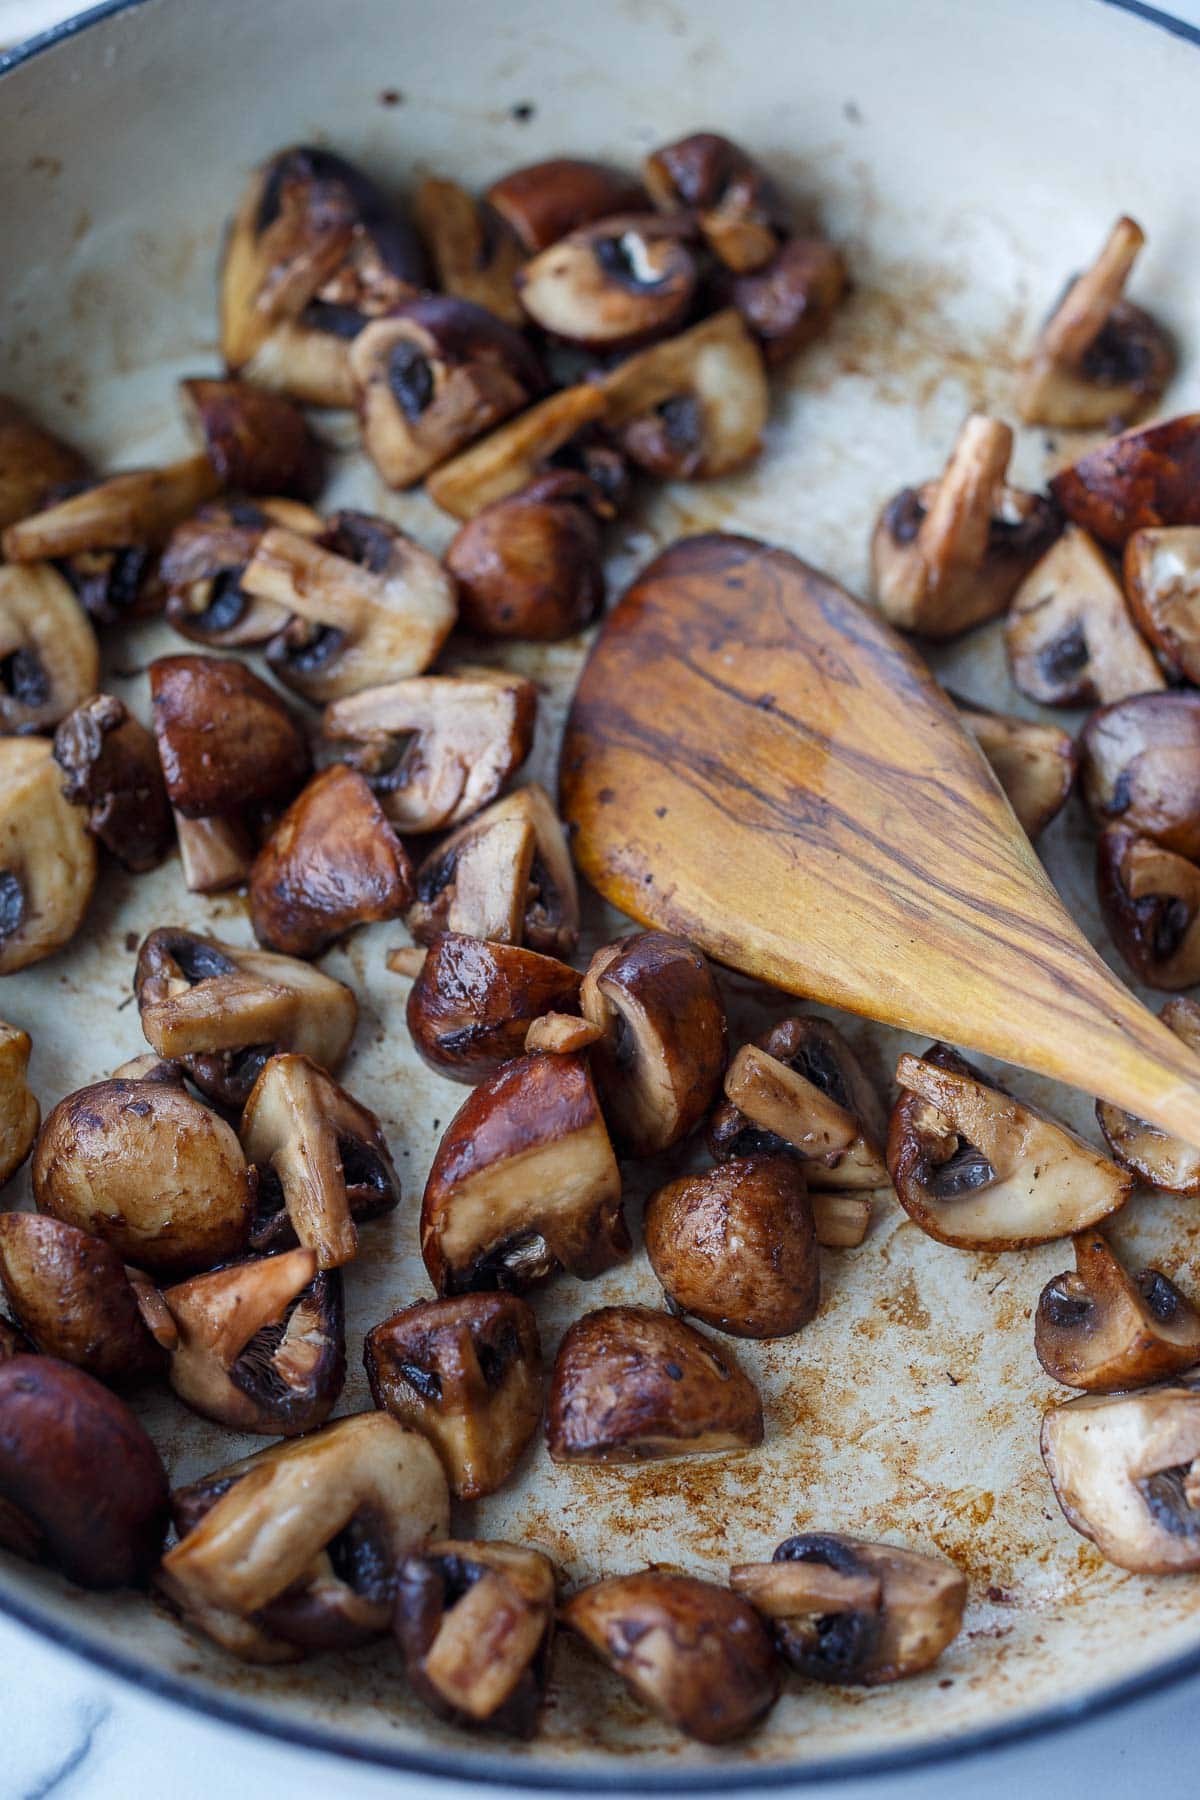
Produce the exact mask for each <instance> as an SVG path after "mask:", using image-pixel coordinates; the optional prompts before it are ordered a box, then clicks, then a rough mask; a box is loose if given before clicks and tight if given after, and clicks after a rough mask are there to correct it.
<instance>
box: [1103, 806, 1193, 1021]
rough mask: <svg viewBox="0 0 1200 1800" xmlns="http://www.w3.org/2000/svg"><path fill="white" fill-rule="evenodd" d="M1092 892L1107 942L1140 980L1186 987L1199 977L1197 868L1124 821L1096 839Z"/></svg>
mask: <svg viewBox="0 0 1200 1800" xmlns="http://www.w3.org/2000/svg"><path fill="white" fill-rule="evenodd" d="M1096 892H1097V894H1098V895H1099V899H1100V910H1101V912H1102V913H1103V914H1104V922H1105V924H1106V925H1107V926H1108V929H1109V931H1110V932H1111V933H1112V937H1113V941H1114V942H1115V944H1116V946H1117V948H1118V949H1119V950H1120V952H1121V954H1122V956H1123V957H1124V958H1125V960H1126V962H1128V963H1129V965H1130V967H1131V968H1132V969H1133V970H1134V972H1135V974H1136V975H1137V977H1138V979H1139V980H1140V981H1144V982H1145V983H1146V985H1147V986H1148V987H1154V988H1167V989H1171V988H1188V987H1194V986H1195V984H1196V982H1197V981H1200V927H1198V925H1197V920H1198V918H1200V868H1198V867H1197V866H1196V864H1195V863H1193V862H1190V861H1189V860H1188V859H1187V858H1186V857H1183V856H1177V855H1176V854H1175V852H1174V851H1173V850H1164V849H1163V848H1162V846H1161V845H1160V844H1156V843H1155V842H1154V840H1153V839H1152V838H1148V837H1141V836H1139V834H1138V833H1137V832H1136V831H1133V830H1131V829H1130V828H1129V827H1128V826H1127V825H1109V826H1106V827H1105V829H1104V830H1103V831H1102V832H1101V833H1100V836H1099V838H1098V840H1097V843H1096Z"/></svg>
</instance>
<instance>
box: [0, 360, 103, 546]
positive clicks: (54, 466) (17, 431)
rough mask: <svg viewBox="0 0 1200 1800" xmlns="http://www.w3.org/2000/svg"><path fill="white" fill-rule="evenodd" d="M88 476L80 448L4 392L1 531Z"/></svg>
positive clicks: (0, 396)
mask: <svg viewBox="0 0 1200 1800" xmlns="http://www.w3.org/2000/svg"><path fill="white" fill-rule="evenodd" d="M86 476H87V464H86V463H85V461H84V459H83V457H82V456H80V455H79V453H78V451H76V450H72V449H71V447H70V445H69V444H64V443H63V442H62V441H61V440H60V439H59V438H56V437H54V436H53V435H52V434H51V433H50V432H48V431H46V430H45V429H44V428H43V427H42V426H40V425H39V424H38V423H37V422H36V420H34V419H32V418H31V417H30V415H29V414H28V413H27V412H26V411H25V409H24V407H22V406H18V405H17V402H16V401H15V400H10V399H9V397H8V395H7V394H0V531H2V530H3V529H4V527H5V526H6V525H13V524H15V523H16V521H17V520H18V519H25V518H28V516H29V514H30V513H33V512H37V511H38V509H39V508H40V507H42V506H44V505H45V503H46V501H47V499H48V498H49V496H50V495H51V494H52V493H53V492H54V490H55V489H56V488H63V487H68V486H70V485H71V484H72V483H74V482H76V481H82V480H84V479H85V478H86Z"/></svg>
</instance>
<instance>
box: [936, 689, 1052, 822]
mask: <svg viewBox="0 0 1200 1800" xmlns="http://www.w3.org/2000/svg"><path fill="white" fill-rule="evenodd" d="M950 698H951V699H952V700H953V701H954V704H955V706H957V708H958V718H959V723H960V724H961V725H962V726H963V728H964V730H966V731H969V732H970V734H971V736H972V737H973V738H974V739H975V742H976V743H977V744H978V745H979V748H980V749H981V750H982V751H983V754H984V755H985V756H986V757H987V759H988V761H989V763H990V764H991V765H992V771H993V773H994V775H995V777H996V779H997V781H998V782H999V783H1000V786H1001V787H1002V788H1003V789H1004V792H1005V793H1006V794H1007V795H1008V802H1009V805H1010V806H1011V807H1012V809H1013V811H1014V812H1015V813H1016V815H1017V818H1018V819H1019V821H1020V823H1021V828H1022V830H1023V831H1024V832H1025V834H1026V836H1027V837H1029V838H1037V837H1039V836H1040V835H1041V833H1042V832H1043V831H1045V829H1046V827H1047V825H1049V823H1050V821H1051V820H1052V819H1055V818H1057V816H1058V814H1059V813H1060V812H1061V811H1062V809H1063V807H1064V806H1065V804H1066V801H1067V796H1068V795H1069V793H1070V792H1071V789H1072V787H1073V786H1074V784H1075V768H1076V754H1075V744H1074V741H1073V740H1072V738H1071V735H1070V733H1069V732H1066V731H1062V730H1060V729H1059V727H1058V726H1057V725H1039V724H1038V723H1037V722H1036V720H1034V719H1019V718H1016V717H1013V716H1011V715H1010V714H1008V713H998V712H992V711H990V709H989V708H988V707H986V706H980V705H979V704H978V703H977V702H976V701H974V700H960V699H959V697H958V695H957V694H951V696H950Z"/></svg>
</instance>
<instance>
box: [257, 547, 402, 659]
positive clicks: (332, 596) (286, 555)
mask: <svg viewBox="0 0 1200 1800" xmlns="http://www.w3.org/2000/svg"><path fill="white" fill-rule="evenodd" d="M378 585H379V584H378V580H377V578H376V577H374V576H373V575H371V574H370V573H369V571H368V570H366V569H363V568H360V567H359V566H358V565H357V564H356V563H352V562H350V561H349V560H348V558H346V557H344V556H337V555H335V554H334V553H333V551H331V550H323V549H322V548H321V547H320V545H319V544H314V543H313V541H312V539H311V538H306V537H302V536H301V534H300V533H299V532H297V531H288V530H287V528H286V527H285V526H283V525H275V526H272V528H271V530H270V531H267V532H264V533H263V536H262V538H261V539H260V541H259V545H258V549H257V550H256V551H255V552H254V556H253V557H252V559H251V561H250V562H249V563H248V564H247V565H246V570H245V573H244V574H243V576H242V581H241V586H242V592H243V593H245V594H251V595H253V596H254V598H255V599H258V600H273V601H275V602H276V604H277V605H279V606H286V607H287V609H288V611H289V612H293V613H299V614H300V616H301V618H304V619H315V620H317V621H318V622H319V623H321V624H323V625H332V626H334V627H335V628H336V629H338V630H339V631H346V632H351V633H353V632H357V631H358V630H359V629H360V628H361V626H362V623H363V617H364V614H365V613H366V612H367V611H368V609H369V608H370V607H371V606H372V605H373V604H374V602H375V600H376V598H377V593H378Z"/></svg>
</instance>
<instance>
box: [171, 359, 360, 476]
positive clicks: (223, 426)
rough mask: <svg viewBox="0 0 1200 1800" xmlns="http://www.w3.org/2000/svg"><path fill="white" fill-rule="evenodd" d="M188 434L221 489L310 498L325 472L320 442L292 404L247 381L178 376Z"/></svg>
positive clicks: (302, 415)
mask: <svg viewBox="0 0 1200 1800" xmlns="http://www.w3.org/2000/svg"><path fill="white" fill-rule="evenodd" d="M179 391H180V393H181V395H182V396H183V405H184V411H185V414H186V416H187V419H188V422H189V424H190V425H191V428H192V433H193V435H194V436H195V437H196V438H197V439H198V440H199V441H200V442H201V443H203V445H204V453H205V455H206V456H207V457H208V460H209V462H210V463H211V464H212V466H213V469H214V470H215V471H216V475H217V479H218V481H219V482H220V484H221V486H222V487H223V488H224V489H225V490H226V492H227V493H233V494H241V495H255V494H268V495H281V494H282V495H289V496H291V498H292V499H293V500H311V499H312V498H313V497H314V495H315V494H316V493H317V492H318V490H319V489H320V486H321V483H322V481H323V480H324V475H325V457H324V452H323V450H322V448H321V445H320V444H319V442H318V441H317V439H316V438H315V437H314V436H313V434H312V432H311V431H310V430H309V428H308V421H307V420H306V418H305V416H304V414H303V413H302V412H301V410H300V408H299V407H298V406H293V405H292V403H291V401H290V400H285V399H283V398H282V397H281V396H280V395H279V394H271V393H267V392H266V391H265V389H264V388H262V387H259V386H255V384H254V383H253V382H249V381H229V380H214V379H213V378H212V377H211V376H210V377H203V378H201V377H197V376H192V377H191V379H190V380H187V381H181V382H180V384H179Z"/></svg>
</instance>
